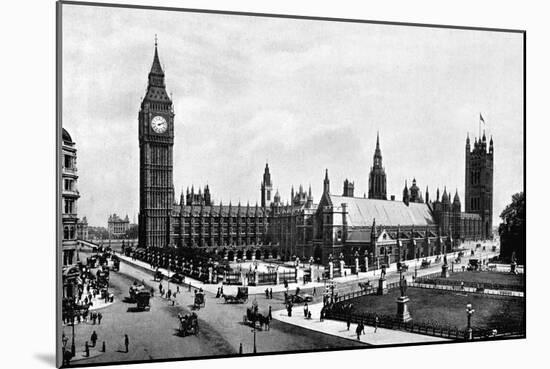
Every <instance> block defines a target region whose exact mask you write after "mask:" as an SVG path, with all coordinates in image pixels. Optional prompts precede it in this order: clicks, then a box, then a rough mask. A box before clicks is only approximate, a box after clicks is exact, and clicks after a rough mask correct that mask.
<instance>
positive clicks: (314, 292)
mask: <svg viewBox="0 0 550 369" xmlns="http://www.w3.org/2000/svg"><path fill="white" fill-rule="evenodd" d="M315 295H316V290H315V287H313V296H315Z"/></svg>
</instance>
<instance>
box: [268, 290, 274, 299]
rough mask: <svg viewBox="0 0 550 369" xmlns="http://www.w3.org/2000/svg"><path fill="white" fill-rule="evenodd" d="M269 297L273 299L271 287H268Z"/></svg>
mask: <svg viewBox="0 0 550 369" xmlns="http://www.w3.org/2000/svg"><path fill="white" fill-rule="evenodd" d="M269 298H270V299H273V288H270V289H269Z"/></svg>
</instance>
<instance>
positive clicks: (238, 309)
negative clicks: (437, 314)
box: [88, 251, 496, 362]
mask: <svg viewBox="0 0 550 369" xmlns="http://www.w3.org/2000/svg"><path fill="white" fill-rule="evenodd" d="M455 254H456V253H449V254H448V256H447V258H448V259H449V260H453V259H454V257H455V256H456V255H455ZM494 254H496V253H492V252H481V251H478V252H476V255H475V256H473V257H474V258H478V259H488V258H490V257H491V256H493V255H494ZM117 255H118V256H119V257H120V259H121V261H123V262H122V263H121V273H123V274H127V275H129V276H131V277H132V278H135V279H137V280H145V281H146V284H147V285H149V286H152V287H155V289H156V287H157V286H158V282H153V281H152V277H151V273H152V271H154V269H153V268H151V266H150V265H149V264H148V263H145V262H142V261H139V260H132V258H130V257H127V256H124V255H121V254H120V253H118V254H117ZM431 258H434V257H431ZM469 258H470V256H469V255H467V256H466V257H463V258H462V260H463V263H467V260H468V259H469ZM427 259H430V258H427ZM407 263H408V264H409V272H407V273H406V275H407V278H412V275H413V274H414V273H415V272H414V266H415V261H414V260H413V261H409V262H407ZM411 266H412V268H411ZM454 267H455V268H457V267H458V268H460V264H455V265H454ZM411 269H412V270H413V271H411ZM440 270H441V263H439V264H435V265H434V264H433V263H432V266H431V267H429V268H425V269H417V271H416V273H417V276H422V275H426V274H430V273H434V272H437V271H440ZM160 271H161V272H162V273H163V274H165V275H169V276H171V275H172V274H173V273H172V272H169V271H168V270H165V269H162V268H161V269H160ZM379 273H380V271H370V272H367V273H360V274H359V275H358V276H357V275H348V276H345V277H340V278H334V282H335V283H336V286H337V288H336V291H338V292H339V293H340V295H342V294H344V293H347V292H351V291H352V290H354V289H355V290H358V284H357V283H358V282H361V281H366V280H369V279H373V278H374V279H378V278H379ZM386 279H387V281H388V283H390V282H393V281H397V280H398V279H399V274H398V273H397V271H395V265H392V266H391V267H390V268H388V269H387V275H386ZM187 283H190V284H191V286H192V289H196V288H202V289H203V290H204V291H205V292H206V293H207V297H208V298H207V303H206V307H205V308H203V309H201V310H199V311H197V313H198V315H199V321H200V326H201V332H204V331H206V332H208V333H206V334H202V333H201V335H199V341H203V340H204V339H205V338H207V339H210V340H213V339H216V338H219V340H220V342H219V343H218V344H217V345H216V346H218V347H217V348H216V349H217V351H216V349H215V352H217V353H223V352H225V353H235V352H237V351H238V345H239V344H240V343H243V345H244V347H245V352H250V349H251V346H250V344H251V343H250V339H251V337H250V336H251V334H250V327H248V326H247V325H245V324H243V323H242V316H243V315H244V314H245V313H246V305H245V306H243V305H229V304H224V303H223V300H221V299H215V298H213V295H215V294H216V292H217V289H218V287H220V286H221V284H219V285H217V284H204V283H202V282H200V281H197V280H193V279H191V278H188V277H186V278H185V284H187ZM165 284H166V281H163V285H165ZM237 287H238V286H228V285H224V286H223V288H224V292H225V293H226V294H236V292H237ZM296 287H300V289H302V291H306V292H307V290H308V289H312V288H313V287H316V288H323V289H324V287H325V283H324V282H321V283H319V282H311V283H307V285H304V284H302V283H290V284H289V290H291V291H294V290H295V289H296ZM266 288H270V289H273V294H274V299H265V297H264V296H265V289H266ZM124 289H126V288H124ZM173 289H174V287H172V290H173ZM180 290H181V291H182V292H181V293H180V294H178V296H177V298H176V301H175V305H176V306H175V307H174V308H171V307H168V305H171V302H170V301H168V300H166V299H164V298H160V297H157V296H155V298H154V299H153V300H152V304H153V305H152V307H153V308H152V310H151V311H159V309H160V310H161V311H165V312H166V313H165V314H164V313H163V314H162V315H163V318H161V319H162V321H165V320H168V321H167V322H166V323H163V327H162V328H163V329H164V330H165V331H173V330H174V328H175V327H176V326H177V320H176V317H175V315H176V311H182V312H183V313H187V312H188V311H189V309H190V306H192V304H193V293H189V292H187V291H186V290H187V288H186V287H182V288H181V289H180ZM283 291H286V288H284V286H283V285H282V284H280V285H269V286H249V295H254V296H253V297H251V298H250V299H249V301H248V303H247V304H248V305H249V304H250V302H251V300H252V299H254V300H257V302H258V303H259V306H260V311H261V312H263V313H265V311H266V310H267V308H268V307H269V306H271V307H273V313H272V316H273V318H274V321H273V324H272V325H271V330H270V331H268V332H263V333H260V335H259V336H258V342H259V343H261V345H262V349H259V350H258V352H266V351H270V352H280V351H287V350H289V349H311V348H318V349H322V348H334V347H343V346H348V345H388V344H401V343H418V342H435V341H438V342H442V341H447V340H446V339H443V338H439V337H432V336H427V335H420V334H415V333H410V332H404V331H399V330H391V329H384V328H378V329H377V332H376V333H374V328H373V327H369V326H367V327H366V329H365V331H366V333H365V334H364V335H362V336H361V337H360V340H357V336H356V334H355V328H356V325H355V324H352V326H351V327H350V330H349V331H348V330H347V327H346V323H345V322H341V321H334V320H328V319H325V320H324V321H323V322H319V315H320V309H321V306H322V303H321V302H320V301H319V300H320V295H321V294H320V293H318V294H317V296H316V297H315V299H314V301H313V302H312V303H311V305H309V309H310V311H311V312H312V317H313V319H311V320H307V319H305V318H304V316H303V311H302V308H301V307H299V306H296V307H295V310H294V314H293V317H288V316H287V313H286V310H283V308H284V303H283V297H282V293H281V292H283ZM115 296H116V297H118V298H122V296H120V295H115ZM163 301H164V302H163ZM158 303H160V304H161V305H164V306H165V308H162V309H161V307H160V306H158ZM118 305H120V303H119V304H115V306H118ZM166 309H170V311H171V310H172V309H175V310H174V311H171V312H170V313H169V311H167V310H166ZM182 309H183V310H182ZM141 314H143V315H145V314H147V313H140V315H141ZM166 314H168V315H166ZM131 315H135V314H131ZM147 315H149V314H147ZM155 315H156V314H155ZM104 316H105V314H104ZM158 318H160V317H158ZM158 318H155V321H159V320H158ZM132 320H133V319H132ZM146 320H149V319H146ZM169 321H172V322H169ZM140 322H143V320H140ZM102 323H103V322H102ZM128 323H129V324H125V327H126V328H125V330H128V329H131V327H132V328H136V327H140V326H141V324H137V325H134V324H136V323H135V321H134V323H130V322H128ZM283 323H284V324H283ZM102 325H103V324H102ZM117 326H118V324H117ZM141 328H142V329H146V330H147V331H148V332H149V334H150V335H152V336H156V337H158V336H159V335H160V336H162V337H164V338H163V339H162V341H164V339H165V338H166V337H165V335H164V334H162V332H159V333H157V332H156V328H157V327H156V326H154V327H150V326H148V327H145V326H143V327H141ZM301 330H303V331H302V332H300V331H301ZM142 332H143V331H142ZM306 332H310V333H306ZM121 333H122V331H118V332H117V333H116V336H117V337H119V336H120V334H121ZM136 334H137V335H141V334H139V333H137V332H136ZM136 334H132V336H133V337H136ZM109 335H111V334H109ZM201 336H202V337H201ZM331 337H332V338H331ZM159 338H160V337H159ZM170 340H172V339H170ZM179 340H181V338H178V339H176V340H175V341H174V344H175V345H174V346H171V347H174V349H173V350H172V351H169V352H167V347H169V346H166V345H164V346H163V347H156V346H155V347H150V346H151V344H150V343H149V344H147V343H146V342H143V343H140V345H141V346H143V347H144V350H145V352H144V353H143V354H139V355H137V354H135V355H128V356H126V355H125V356H126V358H128V359H131V360H132V359H141V358H142V357H143V356H142V355H146V356H147V357H149V358H151V357H156V358H161V357H174V356H177V357H182V354H183V352H182V351H181V349H183V347H181V346H180V345H181V343H180V344H178V343H177V342H179ZM192 340H193V341H195V340H196V338H192ZM186 342H190V338H189V337H188V338H187V339H186ZM345 342H349V343H348V344H346V343H345ZM190 343H191V342H190ZM194 343H196V344H198V345H195V344H193V345H191V347H186V348H185V350H184V351H185V353H184V354H183V355H184V356H189V355H190V356H195V355H200V356H204V355H212V353H210V352H205V351H203V350H202V348H203V345H204V344H205V343H199V342H194ZM178 346H180V348H177V349H176V347H178ZM186 346H187V345H186ZM199 349H200V350H199ZM196 350H197V351H196ZM153 351H155V352H154V353H153ZM198 351H200V353H199V352H198ZM207 351H209V350H207ZM117 352H120V351H117ZM112 355H116V356H119V355H121V354H120V353H118V354H112ZM112 355H109V354H105V355H104V356H105V357H103V358H101V360H100V361H105V360H106V359H108V358H109V359H111V360H113V359H115V358H114V357H113V356H112ZM115 360H116V359H115ZM119 360H120V359H119ZM88 362H97V361H96V360H93V359H92V360H89V361H88Z"/></svg>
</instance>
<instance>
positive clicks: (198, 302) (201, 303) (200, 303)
mask: <svg viewBox="0 0 550 369" xmlns="http://www.w3.org/2000/svg"><path fill="white" fill-rule="evenodd" d="M205 306H206V300H205V299H204V292H202V289H201V290H200V291H198V292H197V293H195V300H194V302H193V309H197V310H198V309H200V308H201V307H205Z"/></svg>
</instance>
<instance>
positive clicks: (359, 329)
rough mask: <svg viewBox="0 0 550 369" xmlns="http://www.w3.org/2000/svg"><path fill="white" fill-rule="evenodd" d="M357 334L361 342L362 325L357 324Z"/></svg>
mask: <svg viewBox="0 0 550 369" xmlns="http://www.w3.org/2000/svg"><path fill="white" fill-rule="evenodd" d="M348 329H349V328H348ZM355 333H356V334H357V340H358V341H360V340H361V323H359V324H357V328H355Z"/></svg>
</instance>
